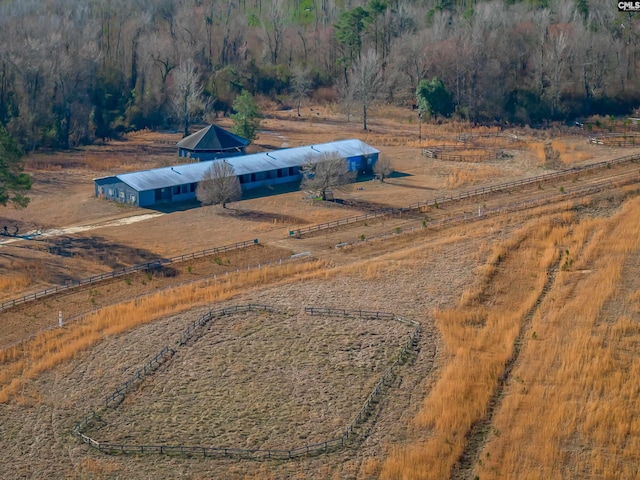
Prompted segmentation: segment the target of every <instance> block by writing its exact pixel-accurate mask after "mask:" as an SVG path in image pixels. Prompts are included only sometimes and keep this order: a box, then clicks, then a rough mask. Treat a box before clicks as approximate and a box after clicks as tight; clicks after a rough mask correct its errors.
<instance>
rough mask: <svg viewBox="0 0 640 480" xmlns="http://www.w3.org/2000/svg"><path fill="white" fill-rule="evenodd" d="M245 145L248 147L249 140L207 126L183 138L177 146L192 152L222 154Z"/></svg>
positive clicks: (218, 128)
mask: <svg viewBox="0 0 640 480" xmlns="http://www.w3.org/2000/svg"><path fill="white" fill-rule="evenodd" d="M247 145H249V140H247V139H246V138H242V137H239V136H238V135H234V134H233V133H231V132H227V131H226V130H225V129H223V128H220V127H217V126H216V125H209V126H208V127H205V128H203V129H202V130H198V131H197V132H196V133H194V134H192V135H189V136H188V137H185V138H183V139H182V140H180V141H179V142H178V145H177V146H178V148H183V149H185V150H191V151H193V152H212V151H213V152H223V151H227V150H237V149H241V148H244V147H246V146H247Z"/></svg>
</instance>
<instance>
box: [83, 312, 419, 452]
mask: <svg viewBox="0 0 640 480" xmlns="http://www.w3.org/2000/svg"><path fill="white" fill-rule="evenodd" d="M251 311H264V312H276V311H277V310H275V309H274V308H272V307H270V306H268V305H256V304H249V305H238V306H235V307H229V308H223V309H219V310H215V311H210V312H208V313H206V314H204V315H202V316H201V317H200V318H198V319H197V320H195V321H194V322H193V323H192V324H190V325H189V326H188V327H187V328H186V329H185V330H184V331H183V333H182V335H181V336H180V339H179V340H178V341H177V342H176V343H177V346H178V347H180V346H183V345H185V344H186V343H187V342H189V340H191V339H193V338H194V337H195V336H196V335H197V333H198V330H200V329H203V328H204V327H205V326H206V325H207V324H208V323H209V322H210V321H212V320H214V319H217V318H222V317H224V316H227V315H233V314H236V313H241V312H251ZM304 311H305V313H307V314H308V315H312V316H331V317H342V318H346V317H350V318H359V319H362V320H383V321H384V320H386V321H399V322H402V323H405V324H407V325H410V326H412V327H413V331H412V333H411V335H410V336H409V338H408V339H407V341H406V342H405V343H404V344H403V345H402V348H401V349H400V351H399V353H398V355H397V357H396V359H395V360H394V362H393V363H392V364H391V366H390V367H389V368H388V369H387V370H386V371H385V373H384V375H383V376H382V378H380V380H379V381H378V382H377V383H376V385H375V387H374V388H373V390H372V391H371V393H370V394H369V396H368V397H367V399H366V400H365V402H364V403H363V405H362V407H361V408H360V409H359V411H358V413H357V414H356V415H355V417H354V418H353V420H352V421H351V422H350V423H349V424H348V425H347V426H346V427H345V428H344V429H343V430H342V434H341V435H340V436H339V437H336V438H332V439H328V440H325V441H321V442H317V443H313V444H308V445H301V446H296V447H294V448H279V449H244V448H232V447H227V448H222V447H203V446H188V445H132V444H120V443H107V442H99V441H97V440H95V439H93V438H91V437H90V436H88V435H85V434H84V433H83V431H84V430H85V429H87V427H90V426H91V425H92V423H93V421H94V420H96V419H97V418H98V416H99V413H100V412H95V411H94V412H92V413H91V414H90V415H88V416H86V417H85V418H83V419H82V420H80V422H78V424H76V425H75V426H74V427H73V429H72V433H73V435H75V436H76V437H78V438H79V439H80V440H81V441H82V442H84V443H86V444H87V445H90V446H91V447H93V448H95V449H97V450H99V451H101V452H103V453H106V454H163V455H188V456H202V457H236V458H262V459H281V460H288V459H293V458H298V457H301V456H307V455H318V454H321V453H326V452H330V451H334V450H337V449H339V448H342V447H344V446H346V445H348V444H349V440H350V439H353V437H354V436H356V435H357V429H358V426H359V425H360V424H362V423H364V422H365V421H366V420H367V418H368V417H369V415H370V414H371V413H372V411H373V409H374V408H375V406H376V404H377V401H378V399H379V397H380V396H381V395H382V394H383V393H384V391H385V389H386V388H389V381H390V380H391V379H392V378H393V376H394V375H395V372H396V370H397V369H398V367H400V366H401V365H402V364H404V362H405V361H406V359H407V356H408V355H409V354H410V352H411V351H413V350H414V349H415V347H416V346H417V344H418V341H419V337H420V331H421V326H420V324H419V323H418V322H416V321H413V320H409V319H405V318H403V317H399V316H397V315H395V314H393V313H387V312H376V311H365V310H341V309H333V308H319V307H306V308H305V309H304ZM174 354H175V352H174V350H172V349H170V348H169V347H164V348H163V349H162V350H161V351H160V352H159V353H158V354H157V355H156V356H155V357H154V358H153V359H152V360H150V361H149V362H147V363H146V364H145V365H144V367H143V368H140V369H139V370H137V371H136V372H135V373H134V374H133V375H132V376H131V377H130V379H129V380H128V381H127V382H125V383H124V384H122V385H121V386H120V387H118V388H117V389H116V390H115V391H114V392H113V393H111V394H110V395H108V396H107V397H106V398H105V401H104V406H103V407H101V411H105V410H106V409H108V408H117V407H118V405H120V403H122V400H124V397H125V395H126V393H127V392H129V391H130V390H131V389H133V388H134V387H136V386H137V385H138V384H139V383H140V382H141V381H143V380H144V378H145V377H146V376H148V375H151V374H153V372H155V371H156V370H157V368H158V367H159V366H160V365H162V364H163V363H165V362H167V361H168V360H169V359H170V358H171V357H172V356H173V355H174Z"/></svg>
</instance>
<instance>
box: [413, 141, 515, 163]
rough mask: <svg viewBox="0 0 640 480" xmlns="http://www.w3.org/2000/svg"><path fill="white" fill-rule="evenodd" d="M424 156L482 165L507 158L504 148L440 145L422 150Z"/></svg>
mask: <svg viewBox="0 0 640 480" xmlns="http://www.w3.org/2000/svg"><path fill="white" fill-rule="evenodd" d="M422 155H424V156H425V157H428V158H437V159H439V160H445V161H448V162H467V163H480V162H487V161H490V160H497V159H499V158H507V155H506V154H505V153H504V150H503V149H502V148H490V147H482V146H478V145H440V146H435V147H429V148H424V149H422Z"/></svg>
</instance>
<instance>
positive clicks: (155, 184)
mask: <svg viewBox="0 0 640 480" xmlns="http://www.w3.org/2000/svg"><path fill="white" fill-rule="evenodd" d="M333 153H335V154H337V155H339V156H341V157H342V158H345V159H346V158H350V157H358V156H361V155H373V154H376V153H379V151H378V150H376V149H375V148H373V147H372V146H370V145H367V144H366V143H364V142H362V141H360V140H358V139H351V140H340V141H336V142H329V143H322V144H318V145H307V146H304V147H294V148H283V149H281V150H275V151H273V152H262V153H255V154H253V155H243V156H240V157H231V158H226V159H224V161H226V162H227V163H229V164H230V165H231V166H233V168H234V171H235V174H236V175H246V174H251V173H258V172H267V171H269V170H277V169H279V168H288V167H298V166H300V165H304V164H305V163H307V162H314V161H315V162H317V161H319V160H321V159H322V158H323V157H324V155H325V154H333ZM217 161H221V160H210V161H206V162H198V163H189V164H186V165H177V166H175V167H164V168H156V169H153V170H143V171H140V172H132V173H123V174H121V175H116V177H117V178H118V179H119V180H120V181H122V182H124V183H126V184H127V185H129V186H130V187H131V188H133V189H135V190H137V191H139V192H142V191H145V190H154V189H156V188H167V187H172V186H174V185H184V184H186V183H195V182H199V181H200V180H202V178H203V177H204V174H205V172H206V171H207V169H208V168H209V167H210V166H211V163H212V162H217ZM105 178H106V177H105ZM98 180H101V179H96V181H98Z"/></svg>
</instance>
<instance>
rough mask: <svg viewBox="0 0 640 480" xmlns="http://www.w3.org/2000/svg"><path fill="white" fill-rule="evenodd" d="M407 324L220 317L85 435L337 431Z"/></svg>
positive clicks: (285, 435)
mask: <svg viewBox="0 0 640 480" xmlns="http://www.w3.org/2000/svg"><path fill="white" fill-rule="evenodd" d="M411 330H412V329H411V326H410V325H407V324H404V323H400V322H397V321H386V320H385V321H382V320H378V321H376V320H371V319H368V320H363V319H356V318H335V317H310V316H308V315H306V314H303V313H301V312H300V310H298V311H295V310H293V311H278V312H275V313H264V312H251V313H244V314H235V315H229V316H226V317H222V318H219V319H216V320H214V321H212V322H210V323H209V325H208V328H207V330H206V332H204V333H203V334H202V335H199V336H198V338H197V339H196V340H195V341H194V342H190V343H189V344H188V345H186V346H183V347H180V348H178V349H177V352H176V354H175V356H174V358H173V360H172V362H171V364H170V365H169V367H168V368H167V369H164V370H163V371H161V372H159V373H157V374H156V375H154V376H153V377H152V378H151V379H150V380H149V381H146V382H144V384H143V385H142V387H141V388H140V390H139V391H137V392H136V393H134V394H132V395H129V396H128V397H127V398H126V400H125V401H124V402H123V404H122V405H121V406H120V407H119V408H117V409H115V410H111V411H107V412H106V413H104V414H102V415H101V416H100V422H99V424H100V428H94V429H89V430H85V431H84V433H85V434H87V435H89V436H90V437H92V438H98V439H101V441H108V442H111V443H122V442H133V443H137V444H145V443H146V444H149V443H152V444H166V445H179V444H182V445H200V446H204V445H215V446H219V447H225V448H245V449H247V448H248V449H256V448H258V449H268V448H272V449H273V448H281V449H286V448H294V447H296V446H300V445H306V444H310V443H311V444H313V443H318V442H322V441H325V440H330V439H333V438H339V437H340V436H341V435H342V431H343V430H344V428H345V427H346V425H348V424H349V423H350V422H351V421H352V419H353V418H354V417H355V416H356V414H357V412H358V410H359V409H360V407H361V405H360V403H363V402H364V401H365V399H366V398H367V397H368V395H369V393H370V392H371V390H372V389H373V388H374V386H375V384H376V383H377V382H378V381H379V379H380V378H381V377H382V376H383V375H384V373H385V371H386V369H387V368H388V367H389V365H390V364H391V363H392V362H393V361H394V360H395V358H396V357H397V354H398V351H399V350H400V346H401V345H402V344H403V343H404V342H405V341H406V339H407V338H408V337H409V335H410V334H411ZM283 347H284V348H283ZM358 400H360V401H358ZM150 409H151V410H152V411H153V413H152V414H151V415H150Z"/></svg>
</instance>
